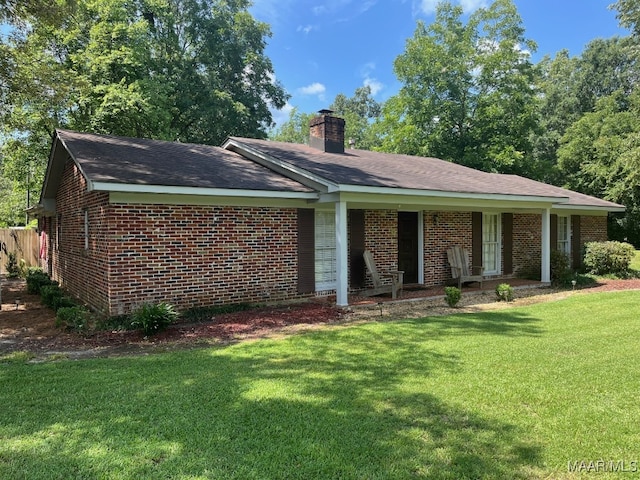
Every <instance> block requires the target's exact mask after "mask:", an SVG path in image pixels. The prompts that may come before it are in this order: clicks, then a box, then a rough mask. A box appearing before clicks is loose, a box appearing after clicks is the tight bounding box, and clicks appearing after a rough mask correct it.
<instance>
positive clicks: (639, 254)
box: [630, 250, 640, 273]
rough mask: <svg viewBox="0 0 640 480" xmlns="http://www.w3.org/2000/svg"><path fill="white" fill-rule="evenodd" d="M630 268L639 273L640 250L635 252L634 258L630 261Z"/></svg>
mask: <svg viewBox="0 0 640 480" xmlns="http://www.w3.org/2000/svg"><path fill="white" fill-rule="evenodd" d="M630 268H631V269H632V270H635V271H636V272H638V273H640V250H636V256H635V257H633V259H632V260H631V265H630Z"/></svg>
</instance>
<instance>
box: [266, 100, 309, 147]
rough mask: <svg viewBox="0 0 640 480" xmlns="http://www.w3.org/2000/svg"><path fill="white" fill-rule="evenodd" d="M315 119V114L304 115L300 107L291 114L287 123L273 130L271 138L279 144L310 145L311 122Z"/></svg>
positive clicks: (294, 108)
mask: <svg viewBox="0 0 640 480" xmlns="http://www.w3.org/2000/svg"><path fill="white" fill-rule="evenodd" d="M313 117H315V114H313V113H303V112H301V111H300V110H299V109H298V107H293V108H292V109H291V111H290V112H289V118H288V119H287V121H286V122H284V123H282V125H279V126H278V127H277V128H276V129H275V130H273V131H272V132H271V133H270V135H269V137H270V138H271V139H272V140H275V141H277V142H288V143H302V144H308V143H309V121H310V120H311V119H312V118H313Z"/></svg>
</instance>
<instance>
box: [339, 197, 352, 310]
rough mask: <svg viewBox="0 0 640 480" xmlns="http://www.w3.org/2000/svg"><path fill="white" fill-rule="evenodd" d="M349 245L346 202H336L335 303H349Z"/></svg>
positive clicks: (342, 305)
mask: <svg viewBox="0 0 640 480" xmlns="http://www.w3.org/2000/svg"><path fill="white" fill-rule="evenodd" d="M348 256H349V247H348V245H347V202H345V201H343V200H339V201H337V202H336V304H337V305H338V306H339V307H346V306H347V305H349V277H348V270H349V257H348Z"/></svg>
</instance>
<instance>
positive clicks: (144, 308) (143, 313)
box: [131, 302, 178, 335]
mask: <svg viewBox="0 0 640 480" xmlns="http://www.w3.org/2000/svg"><path fill="white" fill-rule="evenodd" d="M177 318H178V312H176V310H175V309H174V308H173V306H172V305H169V304H168V303H164V302H162V303H155V304H152V303H146V304H144V305H141V306H140V307H138V308H137V309H135V310H134V311H133V313H132V315H131V320H132V322H131V325H132V326H134V327H135V328H141V329H142V331H143V332H144V333H145V335H153V334H155V333H158V332H160V331H162V330H164V329H165V328H167V327H168V326H169V325H170V324H171V323H172V322H174V321H175V320H176V319H177Z"/></svg>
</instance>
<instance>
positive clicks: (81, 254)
mask: <svg viewBox="0 0 640 480" xmlns="http://www.w3.org/2000/svg"><path fill="white" fill-rule="evenodd" d="M56 205H57V207H56V208H57V214H56V217H54V218H52V221H51V222H47V228H48V229H49V235H50V242H49V256H48V258H49V262H50V263H49V265H48V269H49V272H50V273H51V275H52V277H53V278H54V279H56V280H58V281H60V283H61V285H62V286H63V288H65V289H66V290H67V291H69V292H70V293H71V294H73V295H74V296H76V297H78V298H79V299H80V300H82V301H83V302H85V303H86V304H88V305H90V306H91V307H93V308H95V309H97V310H99V311H102V312H104V313H105V314H109V315H116V314H121V313H127V312H130V311H131V310H132V309H133V308H135V307H136V306H137V305H139V304H142V303H146V302H161V301H166V302H169V303H171V304H173V305H175V306H176V307H177V308H179V309H187V308H190V307H194V306H199V305H216V304H230V303H239V302H265V301H282V300H288V299H294V298H299V297H300V296H301V295H300V294H298V293H297V262H298V256H297V255H298V252H297V243H298V233H297V209H296V208H267V207H233V206H196V205H146V204H145V205H143V204H112V203H109V196H108V194H107V193H99V192H87V185H86V182H85V180H84V178H83V177H82V175H81V174H80V172H79V170H78V168H77V167H76V166H75V164H74V163H73V162H70V161H69V162H67V164H66V166H65V170H64V173H63V175H62V181H61V184H60V186H59V189H58V194H57V197H56ZM85 212H86V219H87V221H88V222H87V223H85ZM58 221H59V224H58ZM364 221H365V248H367V249H370V250H371V251H372V252H374V256H375V259H376V263H377V265H378V268H380V269H381V270H387V269H388V270H394V269H396V268H397V261H398V259H397V250H398V238H397V237H398V214H397V212H396V211H395V210H366V211H365V212H364ZM421 223H422V224H423V226H424V228H423V237H424V259H423V261H424V279H425V284H426V285H428V286H431V285H439V284H442V283H444V282H446V281H447V280H448V279H450V277H451V271H450V267H449V265H448V263H447V257H446V251H447V248H449V247H450V246H452V245H462V246H463V247H465V248H467V249H468V250H469V251H471V248H472V240H473V239H472V215H471V212H447V211H425V212H423V215H422V222H421ZM85 225H88V231H86V232H85ZM58 233H59V236H58ZM512 238H513V271H514V275H535V274H536V272H537V274H538V275H539V271H540V257H541V253H540V252H541V216H540V215H539V214H522V213H516V214H513V236H512ZM581 240H582V242H587V241H594V240H606V217H604V216H603V217H587V216H583V217H582V218H581ZM503 260H504V259H503ZM503 265H504V262H503Z"/></svg>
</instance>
